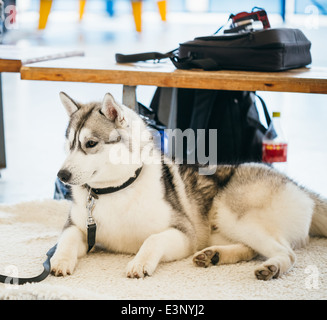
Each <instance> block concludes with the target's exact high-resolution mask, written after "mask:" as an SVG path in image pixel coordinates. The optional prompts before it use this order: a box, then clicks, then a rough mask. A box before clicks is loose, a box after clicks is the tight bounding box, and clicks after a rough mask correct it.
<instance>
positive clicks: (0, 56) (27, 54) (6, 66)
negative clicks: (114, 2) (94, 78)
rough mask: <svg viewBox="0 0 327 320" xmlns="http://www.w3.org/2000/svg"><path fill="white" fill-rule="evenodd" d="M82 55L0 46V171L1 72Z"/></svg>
mask: <svg viewBox="0 0 327 320" xmlns="http://www.w3.org/2000/svg"><path fill="white" fill-rule="evenodd" d="M82 55H84V52H83V51H77V50H71V51H69V50H65V51H63V50H62V49H56V48H48V47H27V48H22V47H16V46H6V45H0V169H1V168H5V167H6V152H5V139H4V120H3V104H2V76H1V74H2V72H20V68H21V67H22V66H23V65H24V64H31V63H34V62H40V61H46V60H53V59H62V58H67V57H75V56H82Z"/></svg>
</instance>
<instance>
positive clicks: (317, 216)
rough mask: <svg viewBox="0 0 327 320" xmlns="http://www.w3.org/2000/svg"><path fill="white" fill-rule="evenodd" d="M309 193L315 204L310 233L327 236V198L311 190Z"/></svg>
mask: <svg viewBox="0 0 327 320" xmlns="http://www.w3.org/2000/svg"><path fill="white" fill-rule="evenodd" d="M309 195H310V197H311V199H312V200H313V201H314V204H315V206H314V211H313V216H312V222H311V227H310V235H311V236H323V237H327V199H326V198H323V197H321V196H320V195H318V194H316V193H314V192H311V191H310V192H309Z"/></svg>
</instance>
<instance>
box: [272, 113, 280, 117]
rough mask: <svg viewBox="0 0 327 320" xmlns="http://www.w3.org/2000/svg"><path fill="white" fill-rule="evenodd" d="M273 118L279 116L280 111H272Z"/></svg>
mask: <svg viewBox="0 0 327 320" xmlns="http://www.w3.org/2000/svg"><path fill="white" fill-rule="evenodd" d="M272 115H273V118H279V117H280V112H273V114H272Z"/></svg>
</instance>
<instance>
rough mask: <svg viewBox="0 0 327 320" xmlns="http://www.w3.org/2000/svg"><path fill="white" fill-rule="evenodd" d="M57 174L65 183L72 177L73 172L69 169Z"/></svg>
mask: <svg viewBox="0 0 327 320" xmlns="http://www.w3.org/2000/svg"><path fill="white" fill-rule="evenodd" d="M57 176H58V178H59V179H60V180H61V181H62V182H63V183H67V182H69V180H70V178H71V177H72V173H71V172H70V171H68V170H60V171H59V172H58V174H57Z"/></svg>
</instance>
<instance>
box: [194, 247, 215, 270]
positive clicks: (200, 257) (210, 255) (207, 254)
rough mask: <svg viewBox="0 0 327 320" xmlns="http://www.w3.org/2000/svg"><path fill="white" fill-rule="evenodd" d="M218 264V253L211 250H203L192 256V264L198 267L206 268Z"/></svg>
mask: <svg viewBox="0 0 327 320" xmlns="http://www.w3.org/2000/svg"><path fill="white" fill-rule="evenodd" d="M218 262H219V252H218V251H214V250H211V249H204V250H202V251H199V252H197V253H196V254H195V255H194V256H193V263H194V264H196V265H197V266H199V267H204V268H206V267H208V266H209V265H210V264H213V265H215V264H217V263H218Z"/></svg>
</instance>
